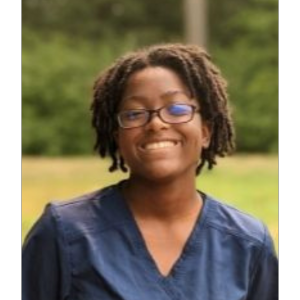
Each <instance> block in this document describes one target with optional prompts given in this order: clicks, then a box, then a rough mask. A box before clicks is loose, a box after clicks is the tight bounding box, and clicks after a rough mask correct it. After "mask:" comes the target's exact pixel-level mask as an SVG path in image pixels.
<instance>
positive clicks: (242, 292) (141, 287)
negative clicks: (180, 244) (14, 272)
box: [22, 185, 278, 300]
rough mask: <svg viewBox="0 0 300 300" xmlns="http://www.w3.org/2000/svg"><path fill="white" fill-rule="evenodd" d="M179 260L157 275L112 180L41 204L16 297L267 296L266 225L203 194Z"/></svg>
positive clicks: (207, 299)
mask: <svg viewBox="0 0 300 300" xmlns="http://www.w3.org/2000/svg"><path fill="white" fill-rule="evenodd" d="M203 196H204V205H203V208H202V210H201V213H200V215H199V217H198V220H197V222H196V224H195V226H194V229H193V231H192V233H191V235H190V237H189V239H188V241H187V242H186V244H185V247H184V249H183V251H182V254H181V256H180V258H179V259H178V260H177V262H176V263H175V265H174V266H173V268H172V270H171V272H170V274H169V275H168V276H163V275H161V274H160V272H159V270H158V268H157V266H156V265H155V262H154V260H153V259H152V257H151V255H150V254H149V252H148V250H147V247H146V244H145V241H144V240H143V237H142V235H141V232H140V231H139V229H138V226H137V224H136V222H135V220H134V218H133V216H132V214H131V212H130V210H129V209H128V207H127V205H126V203H125V201H124V200H123V198H122V195H121V193H120V190H119V186H118V185H113V186H110V187H107V188H105V189H103V190H100V191H96V192H94V193H91V194H88V195H84V196H82V197H79V198H77V199H75V200H73V201H69V202H65V203H52V204H49V205H48V206H47V207H46V209H45V211H44V214H43V215H42V217H41V218H40V219H39V220H38V222H37V223H36V224H35V226H34V227H33V228H32V230H31V231H30V233H29V234H28V236H27V238H26V240H25V243H24V246H23V268H22V271H23V289H22V293H23V298H22V299H23V300H62V299H69V300H83V299H84V300H102V299H103V300H121V299H122V300H198V299H199V300H275V299H278V283H277V280H278V277H277V276H278V275H277V258H276V255H275V252H274V248H273V243H272V240H271V237H270V235H269V233H268V231H267V229H266V227H265V226H264V225H263V224H262V223H261V222H260V221H258V220H256V219H254V218H253V217H251V216H249V215H247V214H244V213H242V212H240V211H238V210H236V209H234V208H232V207H230V206H228V205H225V204H222V203H220V202H219V201H217V200H215V199H213V198H212V197H210V196H208V195H204V194H203Z"/></svg>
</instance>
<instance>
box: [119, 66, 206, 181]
mask: <svg viewBox="0 0 300 300" xmlns="http://www.w3.org/2000/svg"><path fill="white" fill-rule="evenodd" d="M176 103H177V104H178V103H180V104H189V105H194V106H196V107H197V108H200V107H199V104H198V102H197V101H196V100H195V99H191V98H190V96H189V90H188V88H187V87H186V86H185V85H184V84H183V82H182V81H181V79H180V78H179V76H178V75H177V74H176V73H175V72H173V71H171V70H169V69H166V68H163V67H148V68H145V69H143V70H141V71H138V72H136V73H134V74H133V75H131V77H130V78H129V79H128V82H127V86H126V89H125V91H124V95H123V98H122V101H121V104H120V107H119V111H124V110H131V109H158V108H160V107H163V106H166V105H170V104H176ZM200 109H201V108H200ZM209 137H210V134H209V130H208V127H207V126H206V125H205V124H204V123H203V122H202V121H201V117H200V114H199V113H197V112H196V113H195V114H194V117H193V119H192V120H191V121H189V122H187V123H181V124H167V123H165V122H163V121H162V120H161V119H160V118H159V117H158V116H157V114H154V115H152V118H151V119H150V121H149V122H148V123H147V124H145V125H144V126H142V127H137V128H130V129H124V128H119V129H118V131H117V132H116V134H115V138H116V142H117V144H118V147H119V152H120V154H121V155H122V157H123V158H124V160H125V162H126V164H127V165H128V166H129V168H130V173H131V176H135V177H140V178H145V179H146V178H147V179H151V180H163V179H172V178H174V179H175V178H177V177H179V176H187V175H188V176H193V177H194V176H195V170H196V167H197V165H198V162H199V157H200V153H201V150H202V148H206V147H208V145H209Z"/></svg>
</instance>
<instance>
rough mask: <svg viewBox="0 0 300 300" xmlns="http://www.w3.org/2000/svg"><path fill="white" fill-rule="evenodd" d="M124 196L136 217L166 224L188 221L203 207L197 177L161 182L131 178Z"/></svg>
mask: <svg viewBox="0 0 300 300" xmlns="http://www.w3.org/2000/svg"><path fill="white" fill-rule="evenodd" d="M123 194H124V196H125V199H126V201H127V203H128V205H129V207H130V209H131V210H132V212H133V214H134V215H135V216H136V217H140V218H155V219H159V220H163V221H164V222H170V221H176V220H179V219H184V218H188V217H190V216H191V215H194V214H198V213H199V211H200V209H201V207H202V199H201V196H200V194H199V193H198V192H197V190H196V182H195V178H192V180H186V179H185V180H184V182H183V181H182V180H176V181H169V182H164V183H157V182H149V181H148V180H145V179H141V178H136V177H135V176H130V178H129V180H128V181H127V182H126V184H125V185H124V189H123Z"/></svg>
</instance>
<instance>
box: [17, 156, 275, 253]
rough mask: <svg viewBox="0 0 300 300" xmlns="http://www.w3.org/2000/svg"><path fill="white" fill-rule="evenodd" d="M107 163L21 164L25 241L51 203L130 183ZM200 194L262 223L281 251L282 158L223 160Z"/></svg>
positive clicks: (200, 181)
mask: <svg viewBox="0 0 300 300" xmlns="http://www.w3.org/2000/svg"><path fill="white" fill-rule="evenodd" d="M108 165H109V162H108V161H102V160H100V159H98V158H91V157H84V158H83V157H80V158H79V157H75V158H74V157H73V158H32V157H24V158H23V160H22V238H23V239H24V237H25V236H26V234H27V232H28V230H29V229H30V227H31V226H32V225H33V223H34V222H35V221H36V220H37V218H38V217H39V216H40V215H41V213H42V211H43V209H44V206H45V205H46V204H47V203H48V202H49V201H53V200H66V199H70V198H72V197H76V196H78V195H81V194H84V193H86V192H89V191H92V190H96V189H99V188H101V187H104V186H106V185H109V184H112V183H115V182H117V181H119V180H120V179H123V178H125V177H126V175H124V174H122V173H121V172H116V173H115V174H114V173H112V174H111V173H108V171H107V168H108ZM197 186H198V188H199V189H201V190H202V191H205V192H206V193H208V194H211V195H213V196H215V197H216V198H218V199H220V200H222V201H224V202H226V203H229V204H232V205H234V206H235V207H237V208H239V209H241V210H243V211H245V212H248V213H249V214H252V215H254V216H256V217H258V218H260V219H261V220H263V221H264V222H265V223H266V224H267V226H268V228H269V230H270V232H271V235H272V237H273V239H274V241H275V247H276V249H278V158H277V156H235V157H230V158H225V159H219V162H218V166H217V167H216V168H215V169H214V170H213V171H204V172H203V174H202V175H201V176H199V177H198V178H197Z"/></svg>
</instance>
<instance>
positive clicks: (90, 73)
mask: <svg viewBox="0 0 300 300" xmlns="http://www.w3.org/2000/svg"><path fill="white" fill-rule="evenodd" d="M195 1H196V0H195ZM206 2H207V13H206V17H207V24H206V35H207V41H206V46H207V48H208V51H209V52H210V54H211V55H212V57H213V61H214V62H215V63H216V64H217V65H218V66H219V67H220V69H221V70H222V73H223V75H224V77H225V78H226V79H227V80H228V83H229V87H228V89H229V95H230V99H231V105H232V109H233V114H234V120H235V125H236V133H237V152H236V154H235V155H234V156H233V157H231V158H225V159H220V160H219V164H218V166H217V167H216V168H215V170H213V171H212V172H204V173H203V175H202V176H200V177H199V178H198V182H197V183H198V187H199V188H200V189H201V190H203V191H205V192H207V193H209V194H212V195H214V196H216V197H218V198H220V199H222V200H223V201H225V202H227V203H230V204H233V205H234V206H236V207H238V208H240V209H242V210H244V211H246V212H248V213H250V214H252V215H255V216H257V217H258V218H260V219H262V220H263V221H264V222H265V223H266V224H267V225H268V227H269V229H270V231H271V234H272V236H273V237H274V240H275V244H276V247H277V246H278V164H277V151H278V3H277V0H244V1H240V0H214V1H208V0H207V1H206ZM183 4H184V1H183V0H164V1H161V0H142V1H141V0H89V1H82V0H72V1H71V0H23V1H22V23H23V27H22V98H23V100H22V101H23V105H22V150H23V160H22V237H23V238H24V236H25V235H26V233H27V232H28V230H29V228H30V227H31V226H32V224H33V223H34V222H35V220H36V219H37V218H38V216H39V215H40V214H41V212H42V210H43V208H44V205H45V204H46V203H47V202H49V201H52V200H65V199H69V198H71V197H74V196H77V195H79V194H83V193H85V192H88V191H90V190H93V189H98V188H100V187H102V186H105V185H107V184H110V183H114V182H116V181H118V180H119V179H120V178H124V175H123V174H121V173H116V174H108V171H107V166H108V162H107V161H101V160H100V159H98V158H97V156H96V155H95V153H94V152H93V143H94V136H93V132H92V130H91V126H90V110H89V107H90V103H91V96H92V86H93V82H94V80H95V78H96V77H97V75H98V74H99V72H101V70H103V69H104V68H105V67H107V66H109V65H110V64H111V63H112V61H113V60H114V59H115V58H117V57H118V56H120V55H121V54H124V53H125V52H127V51H128V50H133V49H136V48H138V47H140V46H145V45H150V44H154V43H162V42H187V37H186V32H185V24H186V17H185V14H184V9H183V7H184V5H183ZM199 15H200V13H199ZM125 176H126V175H125Z"/></svg>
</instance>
